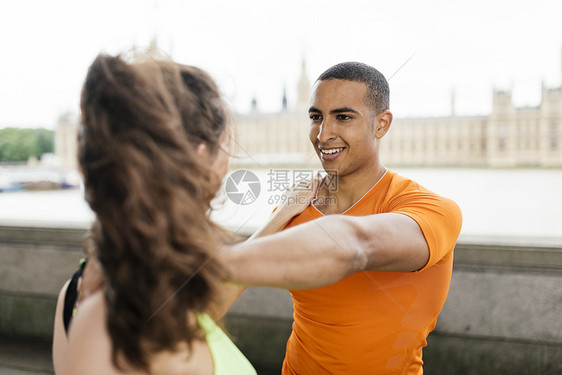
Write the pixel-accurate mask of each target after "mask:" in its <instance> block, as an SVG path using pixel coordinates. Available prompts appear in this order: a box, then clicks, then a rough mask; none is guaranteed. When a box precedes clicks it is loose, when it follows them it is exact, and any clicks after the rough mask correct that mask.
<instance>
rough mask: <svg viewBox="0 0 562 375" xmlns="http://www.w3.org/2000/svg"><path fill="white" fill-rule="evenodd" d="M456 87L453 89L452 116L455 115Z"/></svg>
mask: <svg viewBox="0 0 562 375" xmlns="http://www.w3.org/2000/svg"><path fill="white" fill-rule="evenodd" d="M455 115H456V114H455V88H454V87H453V88H452V89H451V117H453V116H455Z"/></svg>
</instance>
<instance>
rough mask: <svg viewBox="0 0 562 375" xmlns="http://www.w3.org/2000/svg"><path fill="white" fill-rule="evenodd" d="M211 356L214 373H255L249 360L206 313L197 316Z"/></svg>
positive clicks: (227, 374)
mask: <svg viewBox="0 0 562 375" xmlns="http://www.w3.org/2000/svg"><path fill="white" fill-rule="evenodd" d="M198 321H199V326H201V328H203V330H204V331H205V338H206V340H207V345H208V346H209V350H210V351H211V355H212V356H213V366H214V371H213V374H214V375H257V373H256V370H255V369H254V367H253V366H252V365H251V364H250V361H248V359H247V358H246V357H245V356H244V354H242V352H241V351H240V349H238V348H237V347H236V345H234V343H233V342H232V340H230V338H229V337H228V336H227V335H226V333H224V331H223V330H222V329H220V327H219V326H217V324H216V323H215V322H214V321H213V319H211V317H209V316H208V315H207V314H201V315H199V316H198Z"/></svg>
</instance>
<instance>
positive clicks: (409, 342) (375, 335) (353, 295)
mask: <svg viewBox="0 0 562 375" xmlns="http://www.w3.org/2000/svg"><path fill="white" fill-rule="evenodd" d="M386 212H394V213H400V214H404V215H407V216H409V217H411V218H412V219H414V220H415V221H416V222H417V223H418V224H419V226H420V228H421V230H422V232H423V234H424V236H425V239H426V241H427V243H428V245H429V253H430V256H429V261H428V263H427V264H426V265H425V266H424V267H423V268H422V269H421V270H419V271H417V272H384V271H363V272H357V273H355V274H353V275H350V276H348V277H346V278H345V279H342V280H340V281H338V282H337V283H335V284H332V285H329V286H326V287H322V288H316V289H309V290H292V291H291V294H292V296H293V302H294V314H293V318H294V323H293V332H292V333H291V337H290V338H289V341H288V342H287V352H286V355H285V361H284V363H283V374H284V375H290V374H299V375H310V374H312V375H317V374H346V375H348V374H354V375H356V374H377V375H381V374H416V375H418V374H422V373H423V369H422V364H423V361H422V348H423V347H424V346H426V344H427V342H426V338H427V335H428V334H429V332H431V331H432V330H433V328H434V327H435V323H436V321H437V316H438V315H439V312H440V311H441V309H442V308H443V304H444V303H445V299H446V298H447V293H448V291H449V284H450V281H451V272H452V266H453V249H454V247H455V243H456V240H457V238H458V235H459V232H460V228H461V222H462V218H461V212H460V209H459V207H458V206H457V205H456V204H455V202H453V201H451V200H449V199H446V198H443V197H440V196H439V195H437V194H435V193H432V192H431V191H428V190H427V189H424V188H423V187H421V186H419V185H418V184H417V183H415V182H414V181H411V180H409V179H407V178H404V177H402V176H399V175H398V174H396V173H394V172H390V171H387V172H386V174H385V175H384V176H383V177H382V178H381V180H380V181H379V182H378V183H377V184H376V185H375V186H374V187H373V188H372V189H371V190H370V191H369V192H368V193H367V194H365V196H363V197H362V198H361V199H360V200H359V201H358V202H357V203H356V204H355V205H353V206H352V207H351V208H350V209H348V210H347V211H346V212H344V215H352V216H364V215H373V214H380V213H386ZM322 216H323V214H322V213H320V212H319V211H318V210H317V209H316V208H315V207H314V206H309V207H308V208H307V209H306V210H305V211H303V212H302V213H301V214H300V215H299V216H297V217H295V218H294V219H293V220H292V221H291V222H290V223H289V225H288V226H287V228H289V227H293V226H296V225H299V224H302V223H305V222H307V221H310V220H314V219H317V218H320V217H322ZM335 240H336V241H337V238H336V239H335Z"/></svg>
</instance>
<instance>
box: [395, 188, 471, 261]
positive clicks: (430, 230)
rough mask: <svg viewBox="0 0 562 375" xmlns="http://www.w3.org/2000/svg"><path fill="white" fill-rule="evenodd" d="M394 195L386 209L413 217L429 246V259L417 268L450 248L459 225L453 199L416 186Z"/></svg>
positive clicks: (458, 210) (440, 256) (458, 231)
mask: <svg viewBox="0 0 562 375" xmlns="http://www.w3.org/2000/svg"><path fill="white" fill-rule="evenodd" d="M395 198H396V199H394V200H393V202H391V204H390V212H395V213H400V214H403V215H406V216H408V217H410V218H412V219H413V220H414V221H416V223H418V225H419V226H420V228H421V230H422V232H423V235H424V237H425V240H426V242H427V245H428V247H429V261H428V262H427V264H426V265H425V266H424V267H423V268H422V269H420V270H419V271H423V270H424V269H426V268H428V267H431V266H433V265H434V264H436V263H437V262H439V261H440V260H441V259H443V258H445V257H446V256H448V255H450V254H451V253H452V252H453V249H454V248H455V243H456V242H457V238H458V237H459V234H460V230H461V226H462V214H461V210H460V208H459V206H458V205H457V204H456V203H455V202H453V201H452V200H450V199H448V198H444V197H441V196H439V195H437V194H435V193H433V192H431V191H429V190H426V189H424V188H422V187H419V186H417V189H415V190H410V191H408V192H403V193H401V194H400V195H398V196H396V197H395Z"/></svg>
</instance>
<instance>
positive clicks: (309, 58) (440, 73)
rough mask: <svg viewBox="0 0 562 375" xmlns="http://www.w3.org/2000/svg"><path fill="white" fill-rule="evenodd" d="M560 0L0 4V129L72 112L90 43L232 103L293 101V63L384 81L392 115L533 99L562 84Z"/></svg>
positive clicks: (91, 53)
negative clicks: (215, 90)
mask: <svg viewBox="0 0 562 375" xmlns="http://www.w3.org/2000/svg"><path fill="white" fill-rule="evenodd" d="M561 20H562V1H560V0H534V1H527V0H525V1H523V0H511V1H508V0H498V1H496V0H485V1H482V0H471V1H467V0H463V1H458V0H453V1H436V0H434V1H423V0H421V1H420V0H417V1H416V0H405V1H400V0H398V1H392V0H386V1H366V0H363V1H360V0H337V1H332V0H310V1H307V0H298V1H265V0H239V1H235V0H228V1H218V0H198V1H190V0H185V1H180V0H160V1H155V0H138V1H133V0H127V1H120V0H96V1H90V0H36V1H33V0H18V1H15V0H12V1H8V0H0V42H1V43H0V48H1V55H0V56H1V58H0V127H6V126H18V127H36V126H44V127H48V128H53V127H54V125H55V123H56V120H57V118H58V116H59V115H60V114H61V113H62V112H65V111H72V112H75V113H77V112H78V100H79V92H80V87H81V84H82V81H83V79H84V76H85V73H86V70H87V67H88V65H89V64H90V63H91V61H92V60H93V59H94V57H95V56H96V55H97V54H98V53H99V52H100V51H105V52H108V53H117V52H123V51H127V50H128V49H130V48H131V47H132V46H133V45H136V46H147V45H148V44H149V42H150V39H151V38H152V37H153V36H155V35H156V38H157V40H158V43H159V45H160V46H161V47H162V49H164V50H165V51H167V52H168V53H170V54H171V55H172V57H173V58H174V59H175V60H177V61H179V62H182V63H185V64H192V65H197V66H199V67H202V68H204V69H206V70H208V71H209V72H210V73H211V74H212V75H213V76H214V77H215V79H216V80H217V81H218V83H219V85H220V86H221V88H222V90H223V91H224V93H225V96H226V97H227V99H228V101H229V102H230V105H231V107H232V108H233V109H235V110H238V111H241V112H244V111H247V110H249V107H250V101H251V99H252V97H254V96H256V97H257V99H258V103H259V107H260V109H261V110H262V111H278V110H279V109H280V107H281V96H282V92H283V87H285V86H286V88H287V95H288V99H289V104H292V103H294V101H295V100H296V93H295V91H296V84H297V80H298V77H299V74H300V69H301V61H302V58H303V57H304V58H305V59H306V62H307V71H306V72H307V74H308V77H309V79H310V80H311V82H312V81H313V80H314V79H315V78H316V77H317V76H318V75H319V74H320V73H321V72H322V71H323V70H325V69H326V68H328V67H330V66H331V65H333V64H336V63H338V62H341V61H350V60H355V61H362V62H365V63H368V64H370V65H373V66H374V67H376V68H378V69H379V70H380V71H381V72H382V73H383V74H385V76H386V77H387V78H389V77H391V76H392V75H393V74H394V73H395V72H396V71H397V70H398V69H399V68H400V67H401V66H402V65H403V64H404V63H405V62H406V61H407V60H408V59H409V58H410V57H411V59H410V60H409V62H407V63H406V64H405V65H404V66H403V67H402V68H401V69H400V70H399V71H398V72H397V73H396V74H395V75H394V76H393V77H392V78H391V79H390V88H391V110H392V111H393V112H394V115H395V118H396V117H407V116H438V115H447V114H448V113H449V111H450V94H451V92H452V90H453V89H454V90H455V93H456V108H457V113H459V114H486V113H488V112H489V111H490V108H491V97H492V95H491V94H492V87H497V88H501V89H512V91H513V96H514V101H515V103H516V104H517V105H519V106H533V105H537V104H538V102H539V100H540V85H541V80H544V81H545V83H546V85H547V86H549V87H554V86H558V85H559V84H560V79H561V78H560V75H561V70H562V69H561V67H562V63H561V61H560V60H561V52H562V21H561Z"/></svg>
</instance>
